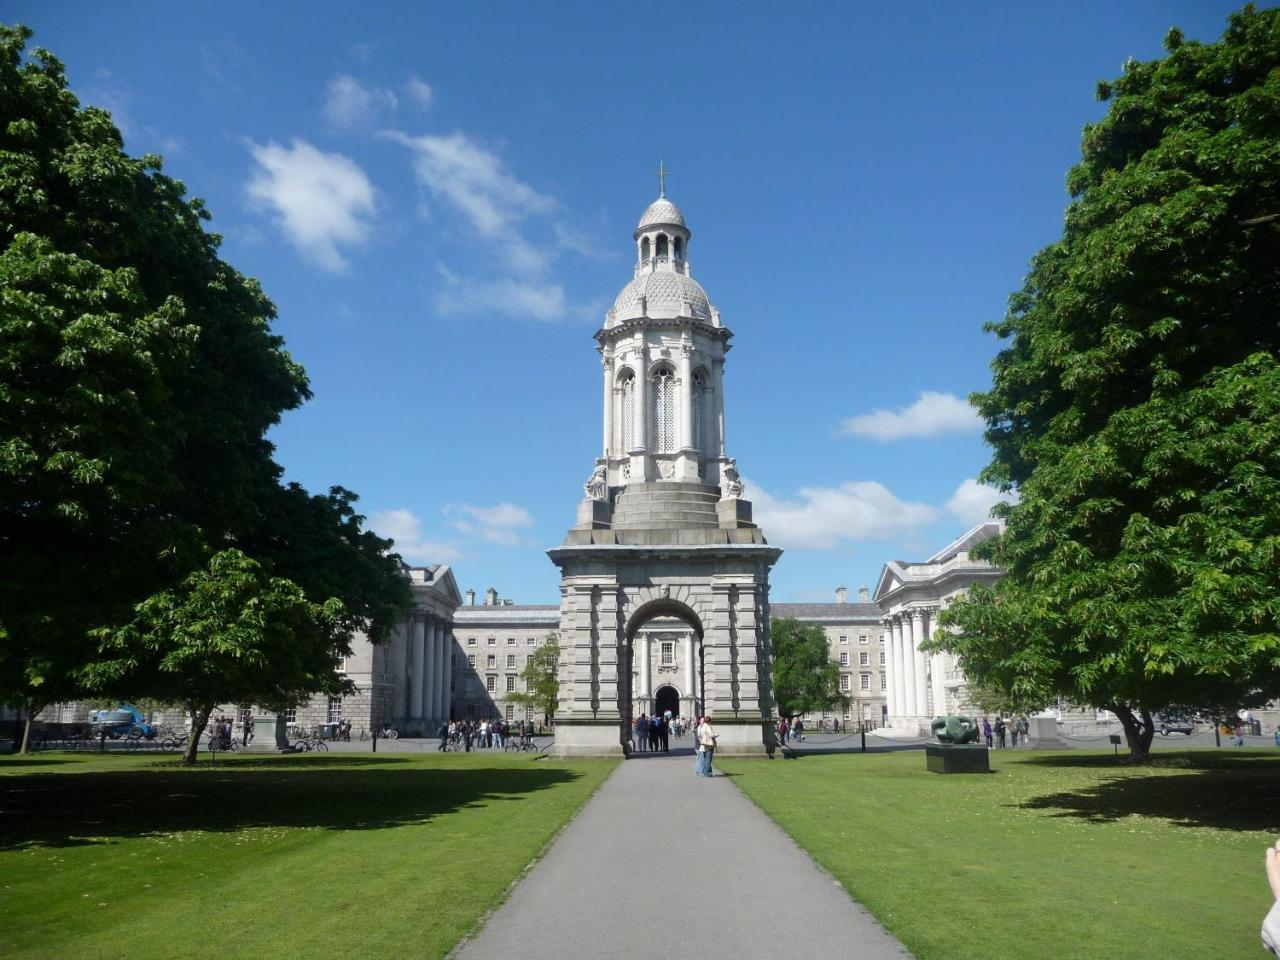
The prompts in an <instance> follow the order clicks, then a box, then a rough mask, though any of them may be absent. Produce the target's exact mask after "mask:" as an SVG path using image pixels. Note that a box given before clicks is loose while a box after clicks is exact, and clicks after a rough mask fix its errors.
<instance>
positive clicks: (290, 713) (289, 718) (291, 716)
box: [284, 707, 298, 723]
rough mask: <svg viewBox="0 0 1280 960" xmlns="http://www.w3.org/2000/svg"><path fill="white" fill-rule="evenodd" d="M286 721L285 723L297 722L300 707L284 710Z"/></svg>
mask: <svg viewBox="0 0 1280 960" xmlns="http://www.w3.org/2000/svg"><path fill="white" fill-rule="evenodd" d="M284 722H285V723H297V722H298V708H297V707H290V708H289V709H288V710H286V711H285V712H284Z"/></svg>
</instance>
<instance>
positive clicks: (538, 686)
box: [507, 631, 560, 724]
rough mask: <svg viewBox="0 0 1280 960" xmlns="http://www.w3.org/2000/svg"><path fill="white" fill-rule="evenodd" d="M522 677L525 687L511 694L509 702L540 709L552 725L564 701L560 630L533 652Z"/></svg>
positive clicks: (550, 635) (544, 720) (545, 721)
mask: <svg viewBox="0 0 1280 960" xmlns="http://www.w3.org/2000/svg"><path fill="white" fill-rule="evenodd" d="M520 679H521V680H523V681H524V690H518V691H516V692H514V693H508V694H507V700H508V702H510V703H515V704H519V705H520V706H522V707H528V708H530V709H531V710H536V711H538V712H539V713H541V714H542V720H543V722H544V723H547V724H549V723H550V722H551V718H552V717H554V716H555V715H556V707H557V705H558V704H559V703H560V637H559V635H558V634H557V633H555V632H554V631H553V632H552V633H550V634H548V635H547V642H546V643H544V644H542V646H540V647H538V648H537V649H535V650H534V651H533V653H531V654H530V655H529V660H528V662H526V663H525V665H524V669H523V670H521V671H520Z"/></svg>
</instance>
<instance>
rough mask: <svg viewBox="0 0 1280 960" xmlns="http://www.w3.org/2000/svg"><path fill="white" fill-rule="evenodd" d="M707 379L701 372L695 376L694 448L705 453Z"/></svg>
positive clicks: (693, 398) (693, 397)
mask: <svg viewBox="0 0 1280 960" xmlns="http://www.w3.org/2000/svg"><path fill="white" fill-rule="evenodd" d="M706 396H707V378H706V377H704V376H703V375H702V371H701V370H699V371H698V372H697V373H695V374H694V375H693V396H692V400H693V446H694V448H695V449H697V450H701V451H702V452H703V453H706V452H707V428H706V427H705V426H704V423H705V422H706V413H705V412H704V411H705V408H706Z"/></svg>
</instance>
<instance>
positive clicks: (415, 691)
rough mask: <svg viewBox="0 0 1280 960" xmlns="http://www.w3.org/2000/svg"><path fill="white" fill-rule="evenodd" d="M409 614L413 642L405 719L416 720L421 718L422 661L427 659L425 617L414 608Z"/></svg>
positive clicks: (422, 612) (424, 614) (420, 611)
mask: <svg viewBox="0 0 1280 960" xmlns="http://www.w3.org/2000/svg"><path fill="white" fill-rule="evenodd" d="M410 616H411V617H412V618H413V627H412V629H413V644H412V647H411V652H412V655H411V657H410V663H409V703H408V705H407V708H406V710H405V713H407V714H408V717H407V718H406V719H408V720H410V721H414V722H418V721H420V720H421V719H422V680H423V663H424V662H425V660H426V659H427V652H426V644H427V617H426V613H425V612H424V611H422V610H414V611H413V613H412V614H410Z"/></svg>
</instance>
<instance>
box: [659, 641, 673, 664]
mask: <svg viewBox="0 0 1280 960" xmlns="http://www.w3.org/2000/svg"><path fill="white" fill-rule="evenodd" d="M675 662H676V645H675V643H674V641H671V640H663V641H662V665H663V666H664V667H669V666H671V665H672V664H673V663H675Z"/></svg>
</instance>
